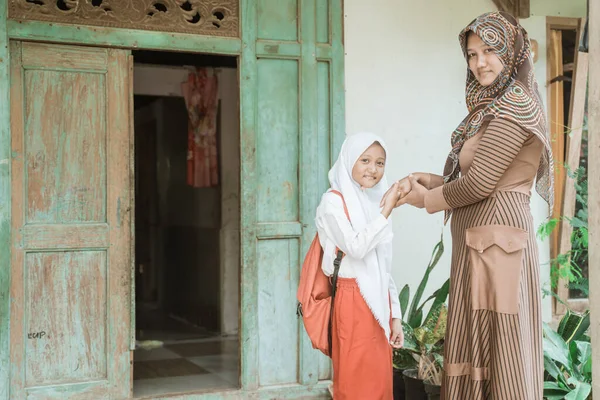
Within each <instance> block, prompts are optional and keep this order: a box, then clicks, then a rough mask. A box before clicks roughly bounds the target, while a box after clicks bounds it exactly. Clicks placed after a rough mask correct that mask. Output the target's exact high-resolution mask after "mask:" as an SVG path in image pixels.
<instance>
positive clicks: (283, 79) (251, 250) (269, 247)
mask: <svg viewBox="0 0 600 400" xmlns="http://www.w3.org/2000/svg"><path fill="white" fill-rule="evenodd" d="M243 4H244V7H242V10H243V21H242V26H246V27H248V28H246V29H244V30H243V32H242V36H243V37H242V41H243V43H244V45H243V46H242V49H243V50H242V52H243V53H242V58H241V61H242V62H241V65H240V88H241V97H240V101H241V141H242V182H241V191H242V195H243V201H242V208H241V213H242V236H241V238H242V261H243V265H242V314H241V318H242V319H241V322H242V338H241V343H242V385H243V387H244V388H245V389H248V390H253V389H257V388H259V387H266V386H275V385H290V384H291V385H293V384H297V385H304V386H307V387H308V386H314V385H317V384H318V383H319V380H327V379H330V378H331V368H330V362H329V360H328V359H327V358H326V357H324V356H322V355H320V353H319V352H318V351H315V350H314V349H312V346H311V343H310V340H309V339H308V337H307V335H306V333H305V332H304V327H303V326H302V321H301V319H298V318H297V317H296V315H295V307H296V290H297V287H298V279H299V275H300V268H301V262H302V259H303V257H304V254H305V253H306V250H307V249H308V246H309V245H310V243H311V241H312V239H313V237H314V235H315V227H314V217H315V211H316V207H317V205H318V203H319V201H320V198H321V195H322V194H323V192H324V191H325V190H326V189H327V188H328V186H329V183H328V179H327V172H328V170H329V168H330V167H331V162H332V160H333V157H335V156H337V151H338V149H339V146H340V145H341V142H342V141H343V139H344V136H345V132H344V101H343V99H344V87H343V82H344V75H343V74H344V70H343V60H344V52H343V43H342V31H343V24H342V22H343V13H342V1H341V0H323V1H321V0H319V1H314V0H259V1H257V2H252V1H247V2H244V3H243ZM319 387H320V388H325V387H326V386H325V384H321V385H320V386H319Z"/></svg>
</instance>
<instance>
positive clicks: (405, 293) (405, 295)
mask: <svg viewBox="0 0 600 400" xmlns="http://www.w3.org/2000/svg"><path fill="white" fill-rule="evenodd" d="M409 299H410V287H409V286H408V284H407V285H404V287H403V288H402V290H401V291H400V295H399V296H398V300H399V301H400V311H402V317H403V318H405V316H406V309H407V308H408V301H409Z"/></svg>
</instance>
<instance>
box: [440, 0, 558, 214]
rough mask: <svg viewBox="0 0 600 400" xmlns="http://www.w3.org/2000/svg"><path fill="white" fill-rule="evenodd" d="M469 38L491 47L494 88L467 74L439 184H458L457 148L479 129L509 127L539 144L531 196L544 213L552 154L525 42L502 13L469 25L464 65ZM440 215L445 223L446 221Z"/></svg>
mask: <svg viewBox="0 0 600 400" xmlns="http://www.w3.org/2000/svg"><path fill="white" fill-rule="evenodd" d="M471 32H472V33H474V34H476V35H477V36H479V37H480V38H481V40H482V41H483V42H484V43H485V44H487V45H488V46H490V47H492V48H493V49H494V50H495V52H496V54H497V55H498V57H499V58H500V59H501V60H502V63H503V64H504V69H503V70H502V72H501V73H500V74H499V75H498V77H497V78H496V80H495V81H494V83H492V84H491V85H489V86H482V85H481V84H480V83H479V82H478V81H477V79H476V78H475V75H473V73H472V72H471V70H470V69H468V68H467V86H466V91H465V95H466V103H467V108H468V110H469V114H468V115H467V117H466V118H465V119H464V120H463V121H462V122H461V124H460V125H459V126H458V127H457V128H456V130H455V131H454V132H452V139H451V143H452V150H451V151H450V154H449V155H448V158H447V160H446V166H445V167H444V183H448V182H452V181H453V180H455V179H458V177H459V174H460V166H459V164H458V157H459V154H460V151H461V149H462V146H463V144H464V143H465V142H466V141H467V140H468V139H469V138H471V137H473V136H474V135H475V134H476V133H477V132H478V131H479V130H480V128H481V127H482V126H483V125H484V124H487V123H488V122H489V121H491V120H492V119H494V118H503V119H506V120H509V121H512V122H514V123H516V124H518V125H519V126H521V127H522V128H524V129H525V130H527V131H528V132H530V133H532V134H534V135H536V136H537V137H538V138H539V139H540V140H541V141H542V143H543V144H544V147H545V152H544V154H543V156H542V158H541V160H540V165H539V168H538V172H537V181H536V190H537V192H538V193H539V194H540V196H542V197H543V198H544V200H546V202H547V203H548V205H549V207H550V210H551V209H552V207H553V202H554V190H553V178H554V175H553V170H554V167H553V161H552V149H551V146H550V140H549V138H548V130H547V126H546V115H545V113H544V109H543V105H542V99H541V97H540V93H539V90H538V85H537V81H536V80H535V76H534V70H533V56H532V54H531V43H530V41H529V36H528V35H527V32H526V31H525V29H523V27H522V26H521V25H520V24H519V23H518V22H517V21H516V20H515V19H514V18H513V17H512V16H511V15H510V14H508V13H505V12H491V13H486V14H483V15H481V16H479V17H478V18H477V19H475V20H474V21H472V22H471V23H470V24H469V25H468V26H467V27H466V28H465V29H463V31H462V32H461V33H460V35H459V40H460V44H461V47H462V50H463V54H464V56H465V59H466V60H467V62H468V56H467V37H468V35H469V33H471ZM450 212H451V211H448V212H447V213H446V218H445V221H447V220H448V218H449V217H450Z"/></svg>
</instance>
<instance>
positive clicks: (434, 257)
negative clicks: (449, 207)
mask: <svg viewBox="0 0 600 400" xmlns="http://www.w3.org/2000/svg"><path fill="white" fill-rule="evenodd" d="M442 254H444V235H443V234H442V236H441V237H440V241H439V242H438V243H437V244H436V245H435V247H434V248H433V252H432V254H431V259H430V261H429V265H428V266H427V269H426V270H425V273H424V274H423V278H422V279H421V282H420V283H419V286H418V288H417V291H416V293H415V297H414V298H413V300H412V302H411V304H410V309H409V311H408V318H407V319H408V321H409V323H410V324H411V326H412V327H417V326H419V325H420V324H421V321H422V318H423V316H422V313H423V311H422V309H421V310H419V304H420V303H421V298H422V297H423V292H424V291H425V287H426V286H427V282H428V281H429V275H430V274H431V271H433V269H434V268H435V266H436V265H437V263H438V262H439V261H440V258H441V257H442ZM419 313H421V317H418V316H417V314H419ZM417 322H418V323H417ZM413 323H414V325H413Z"/></svg>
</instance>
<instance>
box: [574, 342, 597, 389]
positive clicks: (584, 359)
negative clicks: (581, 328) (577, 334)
mask: <svg viewBox="0 0 600 400" xmlns="http://www.w3.org/2000/svg"><path fill="white" fill-rule="evenodd" d="M571 347H575V348H576V349H577V362H576V364H577V365H578V367H579V372H580V373H581V376H582V378H583V379H584V380H585V377H586V376H587V375H589V374H591V373H592V345H591V344H590V343H589V342H581V341H578V340H576V341H574V342H572V343H571Z"/></svg>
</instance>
